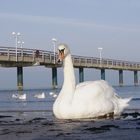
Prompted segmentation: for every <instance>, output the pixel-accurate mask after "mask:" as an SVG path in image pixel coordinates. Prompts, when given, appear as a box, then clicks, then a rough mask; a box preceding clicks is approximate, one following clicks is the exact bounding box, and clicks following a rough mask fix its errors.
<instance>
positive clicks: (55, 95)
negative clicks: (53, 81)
mask: <svg viewBox="0 0 140 140" xmlns="http://www.w3.org/2000/svg"><path fill="white" fill-rule="evenodd" d="M49 94H50V96H52V97H53V98H56V97H57V94H55V93H54V92H50V93H49Z"/></svg>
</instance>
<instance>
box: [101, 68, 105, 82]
mask: <svg viewBox="0 0 140 140" xmlns="http://www.w3.org/2000/svg"><path fill="white" fill-rule="evenodd" d="M101 79H102V80H105V69H101Z"/></svg>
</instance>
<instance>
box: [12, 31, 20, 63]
mask: <svg viewBox="0 0 140 140" xmlns="http://www.w3.org/2000/svg"><path fill="white" fill-rule="evenodd" d="M12 35H13V36H14V37H15V47H16V61H17V48H18V40H19V36H20V33H19V32H18V33H15V32H12Z"/></svg>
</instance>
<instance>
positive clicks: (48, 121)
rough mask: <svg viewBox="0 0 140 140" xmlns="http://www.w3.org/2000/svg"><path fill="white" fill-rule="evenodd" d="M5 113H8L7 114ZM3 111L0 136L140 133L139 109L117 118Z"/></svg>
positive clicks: (76, 137) (41, 138)
mask: <svg viewBox="0 0 140 140" xmlns="http://www.w3.org/2000/svg"><path fill="white" fill-rule="evenodd" d="M4 114H5V115H4ZM6 114H10V113H8V112H7V113H3V114H1V113H0V139H6V140H11V139H13V140H54V139H56V140H57V139H58V140H59V139H60V140H63V139H68V140H70V139H73V140H81V139H82V140H87V139H89V140H90V139H96V140H100V139H107V140H108V139H109V140H118V139H119V140H125V139H126V140H127V139H129V140H131V139H132V140H135V139H138V137H139V136H140V112H134V111H133V112H132V111H131V112H129V113H128V112H124V113H122V115H121V116H120V117H119V118H115V119H85V120H58V119H56V118H55V117H54V116H53V114H52V112H46V113H45V114H43V113H41V112H38V113H37V112H36V113H35V112H27V113H21V114H20V113H19V114H18V113H16V114H14V115H13V114H11V115H7V116H6Z"/></svg>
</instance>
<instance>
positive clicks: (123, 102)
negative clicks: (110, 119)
mask: <svg viewBox="0 0 140 140" xmlns="http://www.w3.org/2000/svg"><path fill="white" fill-rule="evenodd" d="M131 99H132V98H131V97H130V98H124V99H122V98H120V97H119V96H118V95H117V96H116V100H117V108H116V109H115V110H114V114H116V115H119V114H121V112H122V111H123V110H124V109H125V108H126V107H128V106H129V102H130V101H131Z"/></svg>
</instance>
